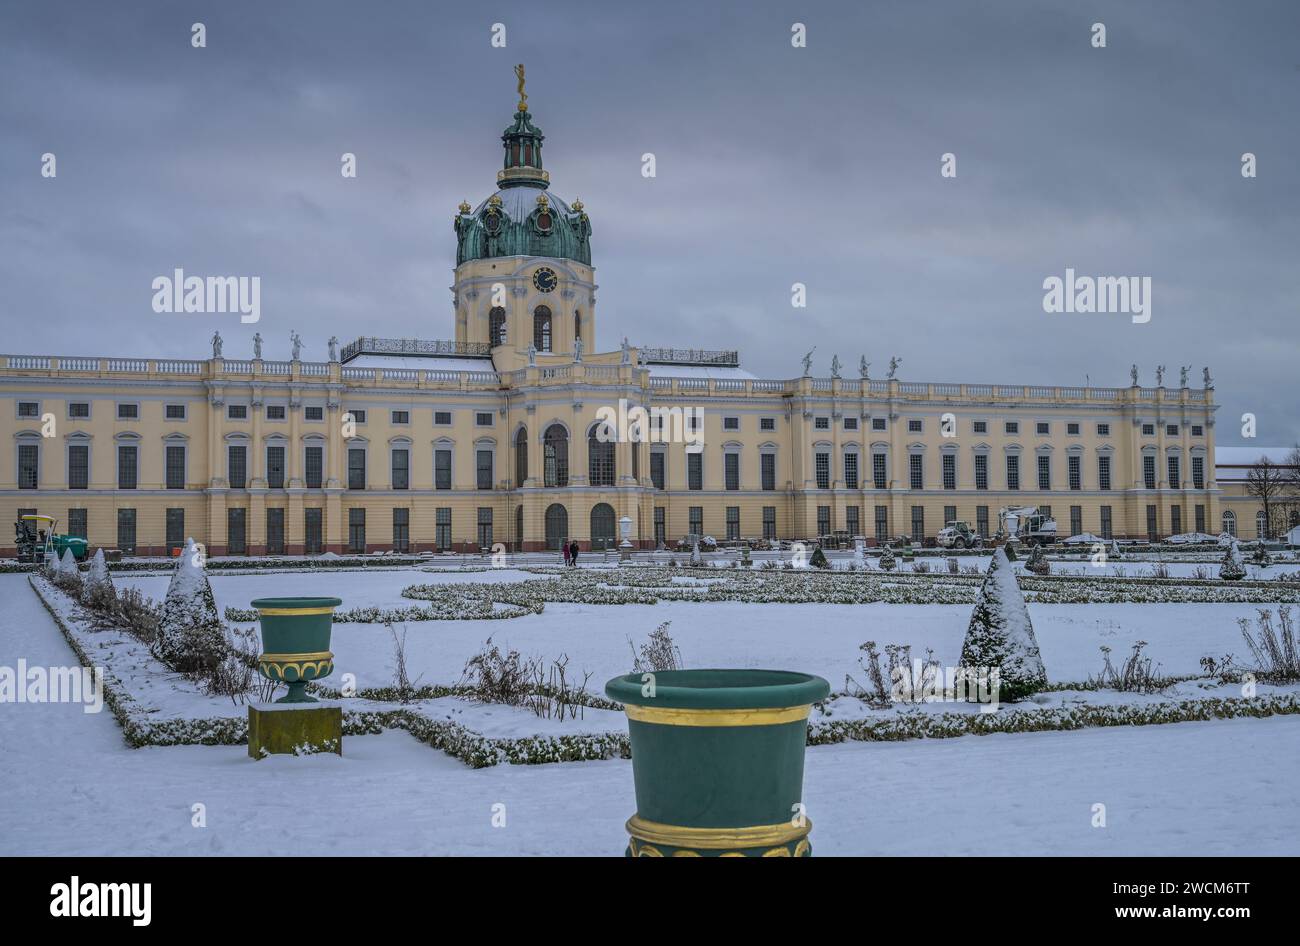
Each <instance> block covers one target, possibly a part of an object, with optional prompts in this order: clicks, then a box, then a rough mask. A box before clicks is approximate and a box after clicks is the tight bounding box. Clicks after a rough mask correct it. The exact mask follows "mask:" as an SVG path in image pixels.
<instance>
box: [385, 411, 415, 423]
mask: <svg viewBox="0 0 1300 946" xmlns="http://www.w3.org/2000/svg"><path fill="white" fill-rule="evenodd" d="M388 420H389V423H392V424H396V425H398V426H405V425H406V424H409V423H410V422H411V412H410V411H389V412H388Z"/></svg>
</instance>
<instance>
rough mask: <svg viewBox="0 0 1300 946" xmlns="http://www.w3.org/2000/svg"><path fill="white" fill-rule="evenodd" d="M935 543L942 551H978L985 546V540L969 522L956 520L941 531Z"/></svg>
mask: <svg viewBox="0 0 1300 946" xmlns="http://www.w3.org/2000/svg"><path fill="white" fill-rule="evenodd" d="M935 542H936V544H937V545H938V546H939V548H941V549H977V548H980V547H981V546H982V545H983V544H984V539H983V538H982V537H981V536H980V534H979V533H978V532H976V531H975V530H974V529H972V528H971V527H970V523H969V522H963V521H961V520H957V519H954V520H952V521H950V522H947V523H945V524H944V527H943V528H942V529H940V530H939V535H938V536H937V537H936V538H935Z"/></svg>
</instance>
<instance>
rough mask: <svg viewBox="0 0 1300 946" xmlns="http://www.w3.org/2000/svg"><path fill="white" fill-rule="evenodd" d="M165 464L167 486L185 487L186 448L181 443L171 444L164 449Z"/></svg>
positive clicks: (170, 487)
mask: <svg viewBox="0 0 1300 946" xmlns="http://www.w3.org/2000/svg"><path fill="white" fill-rule="evenodd" d="M163 465H164V466H165V467H166V473H167V488H168V489H184V488H185V448H184V447H183V446H181V445H179V444H169V445H168V446H167V447H166V448H165V450H164V451H163Z"/></svg>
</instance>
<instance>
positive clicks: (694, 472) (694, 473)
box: [686, 453, 704, 490]
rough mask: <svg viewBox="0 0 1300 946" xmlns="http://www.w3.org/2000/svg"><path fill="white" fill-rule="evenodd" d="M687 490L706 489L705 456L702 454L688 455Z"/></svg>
mask: <svg viewBox="0 0 1300 946" xmlns="http://www.w3.org/2000/svg"><path fill="white" fill-rule="evenodd" d="M686 488H687V489H695V490H699V489H704V456H703V455H702V454H699V453H688V454H686Z"/></svg>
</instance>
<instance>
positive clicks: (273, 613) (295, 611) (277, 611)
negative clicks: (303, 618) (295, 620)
mask: <svg viewBox="0 0 1300 946" xmlns="http://www.w3.org/2000/svg"><path fill="white" fill-rule="evenodd" d="M257 613H258V614H260V615H262V617H285V616H287V615H294V616H297V615H301V614H333V613H334V609H333V608H258V609H257Z"/></svg>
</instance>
